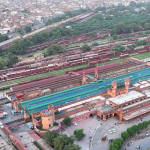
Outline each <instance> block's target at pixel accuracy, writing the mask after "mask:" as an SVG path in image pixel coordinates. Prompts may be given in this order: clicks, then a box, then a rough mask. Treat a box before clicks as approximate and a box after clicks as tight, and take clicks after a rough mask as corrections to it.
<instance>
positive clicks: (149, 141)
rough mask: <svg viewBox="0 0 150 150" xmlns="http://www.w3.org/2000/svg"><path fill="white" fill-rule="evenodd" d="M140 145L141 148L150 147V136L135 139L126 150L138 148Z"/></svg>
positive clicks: (145, 149)
mask: <svg viewBox="0 0 150 150" xmlns="http://www.w3.org/2000/svg"><path fill="white" fill-rule="evenodd" d="M138 145H139V146H140V149H139V150H147V149H150V137H147V138H144V139H140V140H136V141H133V144H131V145H130V146H129V147H127V148H126V150H137V146H138Z"/></svg>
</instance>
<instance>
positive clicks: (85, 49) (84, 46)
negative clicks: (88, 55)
mask: <svg viewBox="0 0 150 150" xmlns="http://www.w3.org/2000/svg"><path fill="white" fill-rule="evenodd" d="M89 50H91V48H90V47H89V46H88V45H87V44H85V45H83V46H82V51H83V52H87V51H89Z"/></svg>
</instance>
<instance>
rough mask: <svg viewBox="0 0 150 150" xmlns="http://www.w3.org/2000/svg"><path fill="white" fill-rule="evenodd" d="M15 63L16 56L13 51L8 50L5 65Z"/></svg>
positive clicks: (16, 60)
mask: <svg viewBox="0 0 150 150" xmlns="http://www.w3.org/2000/svg"><path fill="white" fill-rule="evenodd" d="M16 63H18V57H17V56H16V55H14V54H13V53H11V52H9V53H8V54H7V66H12V65H14V64H16Z"/></svg>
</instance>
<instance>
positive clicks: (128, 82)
mask: <svg viewBox="0 0 150 150" xmlns="http://www.w3.org/2000/svg"><path fill="white" fill-rule="evenodd" d="M129 87H130V79H129V77H126V78H125V92H126V93H129Z"/></svg>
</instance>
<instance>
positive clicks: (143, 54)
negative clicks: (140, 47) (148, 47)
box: [133, 52, 150, 59]
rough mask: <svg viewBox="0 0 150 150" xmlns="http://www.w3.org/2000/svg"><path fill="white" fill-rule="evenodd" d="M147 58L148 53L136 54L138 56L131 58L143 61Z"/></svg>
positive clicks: (149, 53)
mask: <svg viewBox="0 0 150 150" xmlns="http://www.w3.org/2000/svg"><path fill="white" fill-rule="evenodd" d="M148 57H150V52H147V53H142V54H138V55H135V56H133V58H136V59H145V58H148Z"/></svg>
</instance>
